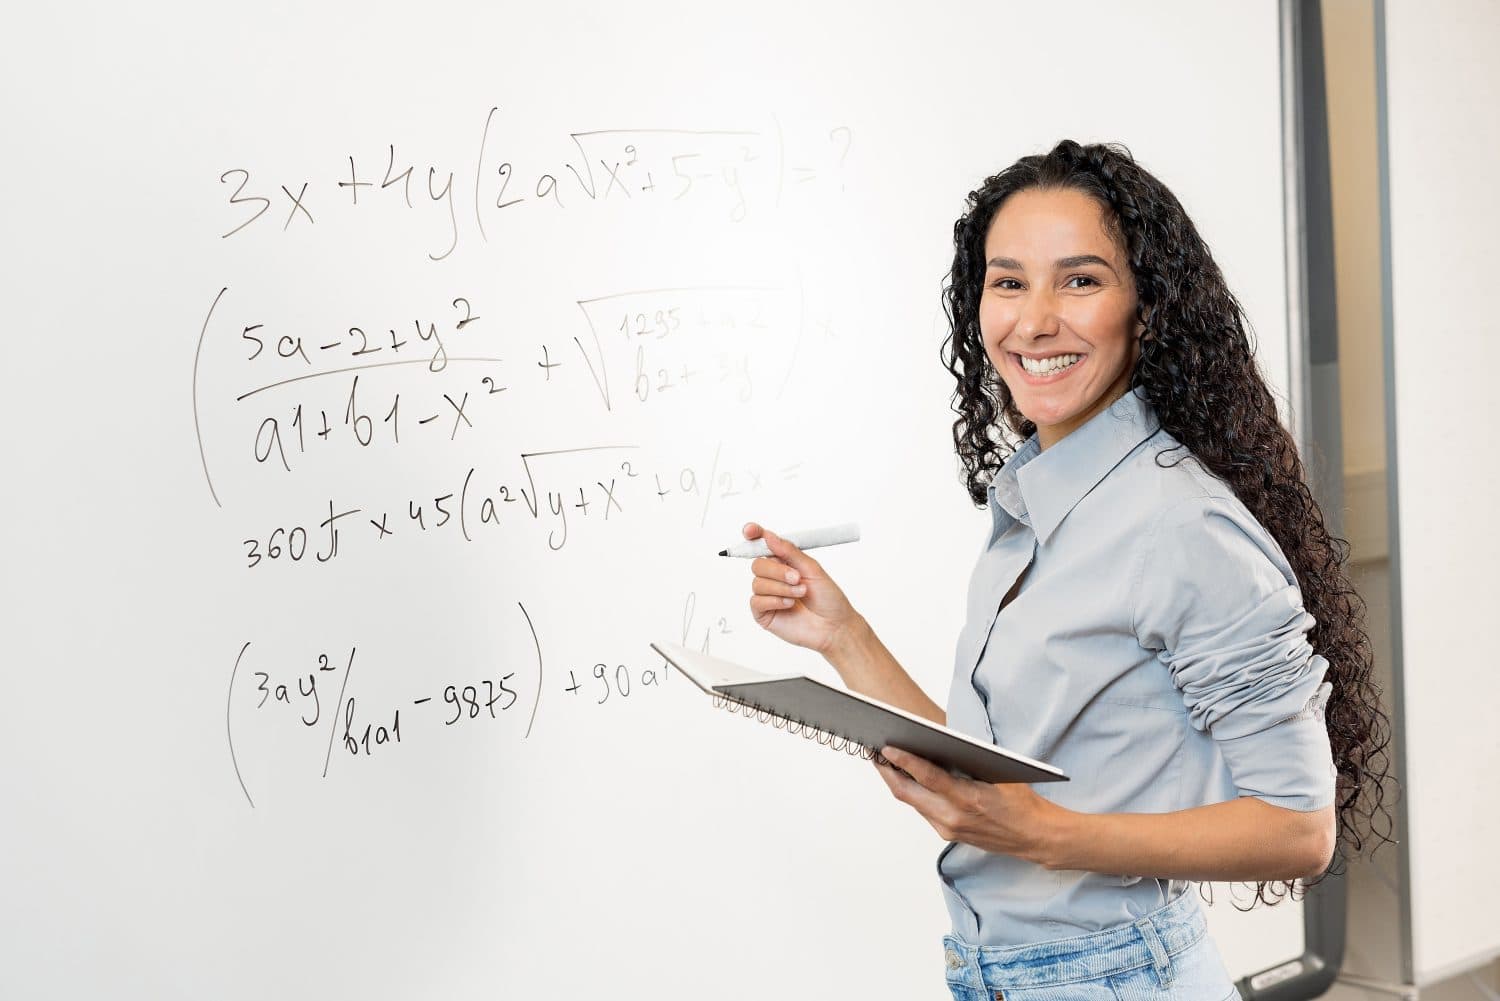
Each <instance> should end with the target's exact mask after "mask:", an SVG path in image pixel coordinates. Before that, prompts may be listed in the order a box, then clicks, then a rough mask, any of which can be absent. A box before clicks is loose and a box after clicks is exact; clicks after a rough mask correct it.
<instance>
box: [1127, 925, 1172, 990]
mask: <svg viewBox="0 0 1500 1001" xmlns="http://www.w3.org/2000/svg"><path fill="white" fill-rule="evenodd" d="M1135 930H1136V931H1138V932H1140V933H1141V938H1143V939H1145V940H1146V948H1147V949H1150V950H1151V965H1152V967H1153V968H1154V969H1155V970H1156V978H1157V979H1158V980H1160V981H1161V986H1162V987H1163V988H1164V989H1165V988H1169V987H1171V986H1172V957H1171V956H1168V955H1167V947H1166V946H1165V945H1164V944H1162V940H1161V936H1160V935H1158V934H1157V933H1156V925H1154V924H1152V923H1151V919H1150V918H1149V917H1147V918H1141V919H1140V920H1139V921H1137V922H1136V923H1135Z"/></svg>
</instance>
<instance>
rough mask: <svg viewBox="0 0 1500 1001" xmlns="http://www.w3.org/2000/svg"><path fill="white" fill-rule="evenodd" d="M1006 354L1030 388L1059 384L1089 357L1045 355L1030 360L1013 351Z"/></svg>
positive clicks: (1082, 355) (1075, 354)
mask: <svg viewBox="0 0 1500 1001" xmlns="http://www.w3.org/2000/svg"><path fill="white" fill-rule="evenodd" d="M1008 353H1009V354H1010V358H1011V362H1012V363H1013V364H1014V365H1015V367H1016V369H1017V371H1019V372H1020V374H1021V378H1022V379H1023V380H1024V381H1025V382H1026V383H1027V384H1029V385H1032V386H1050V385H1051V384H1052V383H1054V382H1061V381H1062V380H1064V379H1066V378H1067V377H1068V376H1070V375H1072V374H1073V373H1074V372H1076V371H1078V369H1080V368H1082V367H1083V366H1084V364H1085V363H1086V362H1087V361H1088V357H1089V356H1088V355H1086V354H1078V353H1076V352H1075V353H1073V354H1057V355H1046V356H1044V357H1042V358H1030V357H1028V356H1026V355H1022V354H1017V353H1016V352H1014V351H1011V352H1008Z"/></svg>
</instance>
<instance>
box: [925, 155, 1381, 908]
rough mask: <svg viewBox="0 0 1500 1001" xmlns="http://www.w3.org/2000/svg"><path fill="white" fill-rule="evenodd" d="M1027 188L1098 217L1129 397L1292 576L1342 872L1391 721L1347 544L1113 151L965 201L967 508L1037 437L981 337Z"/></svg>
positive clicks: (1203, 257)
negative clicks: (1140, 397) (1005, 215)
mask: <svg viewBox="0 0 1500 1001" xmlns="http://www.w3.org/2000/svg"><path fill="white" fill-rule="evenodd" d="M1028 189H1041V190H1047V189H1073V190H1077V191H1080V192H1082V193H1084V194H1086V195H1089V196H1090V197H1092V198H1093V199H1094V200H1095V201H1097V202H1098V203H1099V204H1100V206H1101V207H1102V209H1103V218H1104V222H1105V226H1106V230H1107V232H1108V233H1109V234H1110V235H1111V236H1112V237H1113V238H1114V239H1115V241H1116V242H1117V244H1118V245H1119V246H1120V248H1121V249H1122V250H1123V251H1124V252H1125V255H1126V257H1127V258H1128V260H1129V262H1130V270H1131V272H1132V273H1133V275H1134V277H1135V287H1136V296H1137V300H1138V305H1137V308H1136V315H1137V318H1138V320H1139V321H1140V323H1141V324H1142V325H1143V326H1144V327H1145V333H1144V334H1142V335H1141V336H1142V340H1141V353H1140V358H1139V360H1138V361H1137V363H1136V365H1135V368H1134V370H1133V372H1132V374H1131V379H1130V388H1131V389H1137V388H1139V389H1140V390H1142V391H1143V394H1144V396H1145V398H1146V400H1147V401H1148V402H1149V403H1150V404H1151V406H1152V408H1153V409H1154V410H1155V412H1156V415H1157V417H1158V418H1159V419H1160V421H1161V426H1162V427H1163V428H1164V429H1165V430H1166V431H1167V432H1168V433H1169V434H1171V435H1172V436H1173V437H1174V438H1175V439H1176V440H1177V441H1178V442H1180V443H1181V444H1182V445H1183V446H1184V447H1185V448H1186V450H1187V453H1189V454H1191V455H1192V456H1193V457H1194V458H1196V459H1197V460H1198V461H1199V462H1200V463H1201V464H1202V465H1203V466H1204V467H1205V468H1207V469H1208V470H1209V471H1210V472H1212V473H1213V474H1214V475H1216V476H1218V477H1219V478H1220V479H1222V480H1223V481H1224V482H1226V483H1227V484H1228V485H1229V486H1230V488H1231V489H1233V491H1234V494H1235V496H1236V497H1238V498H1239V499H1240V501H1241V503H1243V504H1244V505H1245V507H1247V508H1249V510H1250V512H1251V513H1252V514H1254V515H1255V517H1256V519H1257V520H1258V521H1259V522H1260V523H1261V524H1262V525H1263V526H1265V529H1266V531H1268V532H1269V533H1270V534H1271V536H1272V538H1274V539H1275V540H1276V542H1277V544H1278V545H1279V546H1280V547H1281V549H1282V552H1283V553H1285V554H1286V558H1287V560H1288V562H1289V563H1290V564H1291V566H1292V569H1293V571H1294V572H1295V573H1296V576H1297V583H1298V585H1299V586H1300V587H1301V590H1302V598H1303V602H1304V605H1305V607H1306V609H1307V611H1308V612H1309V613H1310V614H1311V615H1312V616H1313V618H1314V619H1315V620H1316V625H1314V626H1313V628H1312V629H1311V631H1310V632H1309V634H1308V641H1309V642H1310V643H1311V645H1312V648H1313V650H1314V651H1315V652H1317V653H1320V654H1322V655H1323V656H1324V657H1325V658H1326V659H1327V660H1328V665H1329V667H1328V674H1327V675H1326V680H1327V681H1329V682H1331V683H1332V687H1333V691H1332V693H1331V695H1330V696H1329V699H1328V704H1327V708H1326V712H1325V719H1326V722H1327V726H1328V737H1329V741H1330V744H1331V745H1332V749H1333V760H1334V763H1335V765H1336V766H1337V768H1338V780H1337V792H1336V806H1337V815H1338V837H1337V841H1336V850H1335V853H1334V858H1335V861H1334V863H1333V866H1332V867H1331V868H1330V872H1335V873H1336V872H1338V871H1341V869H1342V866H1343V865H1344V862H1345V860H1346V859H1348V858H1349V857H1351V856H1353V855H1358V854H1361V853H1362V852H1364V851H1365V849H1366V848H1367V847H1370V849H1371V850H1373V847H1374V846H1378V845H1379V844H1381V843H1384V842H1388V841H1390V840H1391V839H1390V819H1391V818H1390V813H1389V810H1388V808H1387V805H1386V799H1387V796H1388V794H1390V793H1393V791H1394V786H1393V782H1394V780H1393V779H1392V778H1391V776H1390V768H1389V756H1388V754H1387V748H1388V745H1389V743H1390V719H1389V717H1387V715H1386V714H1385V712H1384V710H1382V708H1381V706H1380V701H1379V697H1380V692H1379V689H1378V688H1377V687H1376V686H1375V685H1374V683H1373V682H1372V681H1371V678H1370V674H1371V669H1372V666H1373V665H1372V658H1371V650H1370V639H1369V636H1368V635H1367V633H1366V631H1365V627H1364V612H1365V605H1364V601H1363V600H1362V599H1361V598H1360V597H1359V595H1358V594H1357V593H1356V592H1355V590H1354V588H1353V587H1352V586H1351V584H1350V581H1349V577H1348V574H1347V573H1346V571H1345V565H1346V563H1347V560H1348V554H1349V544H1348V543H1347V542H1346V541H1345V540H1343V539H1339V538H1336V537H1333V536H1332V535H1330V534H1329V531H1328V528H1327V526H1326V525H1325V524H1324V521H1323V512H1322V510H1321V509H1320V508H1319V507H1318V503H1317V501H1315V500H1314V499H1313V496H1312V493H1311V492H1310V491H1309V490H1308V488H1307V484H1306V482H1305V481H1304V475H1303V468H1302V460H1301V458H1300V457H1299V455H1298V454H1297V446H1296V443H1295V441H1294V440H1293V439H1292V436H1291V435H1290V434H1289V433H1288V432H1287V430H1286V428H1284V427H1283V426H1282V424H1281V422H1280V419H1279V418H1278V416H1277V412H1276V404H1275V401H1274V399H1273V398H1272V396H1271V392H1270V390H1269V389H1268V388H1267V386H1266V383H1265V380H1264V379H1263V378H1262V376H1261V374H1260V371H1259V370H1258V368H1257V367H1256V363H1255V355H1254V348H1253V346H1252V344H1251V342H1250V339H1249V337H1248V335H1247V333H1246V330H1247V327H1248V323H1247V321H1246V319H1245V315H1244V309H1243V308H1242V307H1241V306H1240V303H1239V301H1238V300H1236V299H1235V297H1234V295H1233V294H1231V293H1230V291H1229V289H1228V287H1227V286H1226V285H1225V282H1224V276H1223V274H1222V272H1220V270H1219V266H1218V264H1217V263H1215V261H1214V259H1213V257H1212V255H1211V254H1210V253H1209V249H1208V246H1207V245H1206V244H1205V243H1204V242H1203V238H1202V237H1201V236H1199V235H1198V231H1197V229H1196V228H1195V227H1194V226H1193V223H1192V220H1190V219H1189V218H1188V215H1187V213H1186V212H1185V211H1184V210H1183V207H1182V205H1181V203H1180V202H1178V200H1177V198H1176V197H1175V196H1174V195H1173V194H1172V193H1171V192H1170V191H1168V190H1167V188H1166V186H1165V185H1163V184H1162V183H1161V182H1160V181H1159V180H1157V179H1156V178H1155V177H1153V176H1152V175H1151V174H1149V173H1148V172H1147V171H1146V170H1145V169H1144V168H1142V167H1141V166H1140V165H1138V164H1137V163H1136V162H1135V159H1134V158H1133V157H1132V156H1131V155H1130V152H1129V151H1128V150H1127V149H1125V148H1124V147H1123V146H1119V145H1115V144H1108V145H1105V144H1096V145H1087V146H1081V145H1079V144H1078V143H1076V142H1073V141H1071V140H1064V141H1062V142H1060V143H1058V144H1057V145H1056V146H1055V147H1053V149H1052V150H1051V151H1050V152H1048V153H1047V154H1045V155H1038V156H1028V157H1023V158H1022V159H1020V160H1018V161H1016V163H1014V164H1012V165H1011V166H1010V167H1007V168H1006V169H1004V170H1002V171H1001V172H1000V173H998V174H995V175H994V176H993V177H990V178H987V179H986V180H985V181H984V183H983V184H982V185H980V187H979V188H978V190H976V191H973V192H971V193H970V194H969V197H968V200H967V202H966V205H965V211H964V214H963V216H962V217H961V218H960V219H959V220H958V221H957V222H956V223H955V224H954V226H953V269H952V271H950V272H949V274H948V279H947V282H946V283H945V285H944V288H943V300H944V303H943V304H944V308H945V310H946V312H947V314H948V322H949V334H948V337H947V339H946V340H945V341H944V343H943V351H942V356H943V362H944V364H945V365H946V366H947V368H948V371H950V372H951V373H952V374H953V377H954V379H955V380H957V387H956V388H955V389H954V392H953V409H954V411H955V412H956V413H957V414H958V419H957V420H955V421H954V422H953V443H954V446H955V447H956V449H957V451H958V458H959V461H960V462H961V463H962V465H963V469H964V472H965V477H966V480H967V487H968V492H969V496H970V498H971V499H972V500H973V501H974V503H975V504H976V505H983V504H984V503H985V494H986V487H987V486H988V484H989V483H990V481H991V480H993V478H994V475H995V473H996V472H997V471H998V470H999V469H1000V467H1001V466H1002V465H1003V464H1004V462H1005V461H1006V460H1007V459H1008V458H1009V457H1010V456H1011V454H1013V452H1014V451H1015V445H1014V444H1012V441H1009V440H1007V438H1006V436H1005V433H1004V432H1006V431H1009V432H1010V435H1011V436H1013V439H1014V440H1017V441H1019V440H1024V439H1026V438H1028V437H1030V436H1031V434H1032V433H1034V432H1035V431H1036V425H1035V424H1034V423H1033V422H1031V421H1030V420H1028V419H1027V418H1026V416H1025V415H1024V414H1022V413H1021V412H1020V411H1019V409H1017V407H1016V405H1015V402H1014V400H1013V399H1012V398H1011V395H1010V391H1009V389H1008V388H1007V387H1006V385H1005V383H1004V381H1003V380H1002V379H1000V378H999V376H998V375H997V374H996V373H995V371H994V369H993V367H992V366H991V365H990V364H989V360H988V357H987V356H986V354H985V350H984V343H983V340H982V339H981V337H980V330H979V302H980V296H981V293H982V292H983V289H984V274H985V254H984V245H985V239H986V237H987V236H988V233H989V228H990V223H991V221H992V220H993V219H994V217H995V213H996V212H997V211H998V210H999V208H1000V205H1001V204H1002V203H1003V202H1004V201H1005V200H1006V199H1007V198H1008V197H1010V196H1011V195H1013V194H1015V193H1016V192H1017V191H1024V190H1028ZM1002 421H1003V425H1004V426H1003V427H1002V426H1001V422H1002ZM1165 454H1167V453H1164V455H1165ZM1185 458H1187V454H1182V455H1179V456H1178V457H1177V458H1176V460H1175V462H1172V463H1168V465H1176V463H1178V462H1181V461H1183V459H1185ZM1160 461H1161V458H1160V457H1159V458H1158V462H1160ZM1388 787H1390V788H1388ZM1296 888H1297V884H1296V883H1295V882H1294V881H1273V882H1260V883H1257V884H1256V887H1255V901H1264V902H1265V903H1268V904H1270V903H1276V902H1278V901H1280V900H1282V899H1285V898H1286V897H1288V896H1294V895H1295V894H1296V892H1297V890H1296ZM1253 902H1254V901H1252V903H1253Z"/></svg>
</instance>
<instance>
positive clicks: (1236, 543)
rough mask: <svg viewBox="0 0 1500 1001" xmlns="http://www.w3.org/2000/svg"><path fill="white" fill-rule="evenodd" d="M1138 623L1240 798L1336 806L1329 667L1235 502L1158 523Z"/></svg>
mask: <svg viewBox="0 0 1500 1001" xmlns="http://www.w3.org/2000/svg"><path fill="white" fill-rule="evenodd" d="M1137 566H1138V568H1139V570H1138V575H1139V579H1138V580H1137V586H1136V591H1135V593H1136V604H1135V612H1134V624H1135V632H1136V637H1137V638H1138V639H1139V640H1140V642H1141V645H1142V646H1144V647H1146V648H1147V649H1149V650H1154V651H1156V652H1157V656H1158V657H1159V658H1160V659H1161V660H1162V662H1163V663H1164V664H1166V666H1167V668H1168V670H1170V671H1171V674H1172V680H1173V682H1174V684H1175V685H1176V686H1177V688H1178V690H1179V691H1181V693H1182V697H1183V701H1184V703H1185V704H1186V706H1187V711H1188V718H1189V721H1190V722H1191V723H1192V725H1193V726H1194V727H1195V728H1197V729H1199V730H1202V731H1206V732H1207V733H1209V734H1210V735H1211V736H1212V737H1213V738H1214V740H1215V742H1216V743H1217V745H1218V747H1219V750H1220V752H1221V753H1222V754H1223V757H1224V761H1225V764H1226V765H1227V766H1228V768H1229V774H1230V776H1231V777H1232V778H1233V780H1234V784H1235V787H1236V788H1237V789H1238V790H1239V794H1240V795H1241V796H1255V797H1257V798H1259V799H1263V800H1265V801H1266V802H1268V803H1271V804H1273V805H1276V806H1282V807H1286V808H1288V809H1292V810H1304V811H1305V810H1316V809H1319V808H1321V807H1324V806H1327V805H1329V804H1330V803H1332V802H1333V793H1334V774H1335V773H1334V768H1333V761H1332V755H1331V753H1330V751H1329V745H1328V731H1327V728H1326V725H1325V723H1324V720H1323V708H1324V705H1325V703H1326V702H1327V699H1328V693H1329V691H1330V686H1329V685H1328V684H1327V683H1325V682H1324V681H1323V675H1324V673H1325V672H1326V671H1327V669H1328V662H1327V661H1326V660H1325V659H1324V658H1323V657H1322V656H1321V655H1319V654H1315V653H1313V651H1312V647H1311V646H1310V645H1309V644H1308V642H1307V632H1308V630H1309V629H1311V628H1312V626H1313V624H1314V620H1313V617H1312V616H1311V615H1309V614H1308V613H1307V611H1306V610H1305V609H1304V608H1303V606H1302V592H1301V590H1300V589H1299V588H1298V586H1297V582H1296V577H1295V575H1294V574H1293V573H1292V571H1291V568H1290V566H1289V565H1288V564H1287V562H1286V558H1285V557H1284V556H1283V555H1282V553H1281V550H1280V549H1279V548H1278V547H1277V545H1276V543H1275V541H1274V540H1273V539H1272V538H1271V537H1270V535H1269V534H1268V533H1267V532H1266V531H1265V529H1264V528H1263V527H1262V526H1261V525H1260V523H1259V522H1257V521H1256V520H1255V518H1254V516H1253V515H1251V514H1250V512H1249V511H1248V510H1247V509H1246V508H1245V507H1244V506H1243V505H1242V504H1240V503H1239V502H1238V501H1235V500H1232V499H1225V498H1218V497H1195V498H1191V499H1189V500H1185V501H1180V502H1178V503H1177V504H1175V505H1173V506H1172V507H1170V508H1168V509H1166V510H1165V511H1163V512H1162V513H1161V515H1160V516H1159V517H1158V519H1157V521H1156V524H1155V527H1154V529H1153V530H1152V531H1151V532H1150V533H1148V534H1147V537H1146V539H1145V551H1144V552H1143V554H1142V556H1141V559H1140V561H1139V562H1138V564H1137Z"/></svg>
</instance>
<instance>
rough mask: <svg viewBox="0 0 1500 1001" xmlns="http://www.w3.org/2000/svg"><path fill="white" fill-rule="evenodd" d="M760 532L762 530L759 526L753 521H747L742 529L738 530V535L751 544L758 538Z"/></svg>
mask: <svg viewBox="0 0 1500 1001" xmlns="http://www.w3.org/2000/svg"><path fill="white" fill-rule="evenodd" d="M762 531H763V530H762V529H761V527H760V525H758V524H756V523H755V522H753V521H747V522H745V525H744V527H743V528H741V529H740V534H741V535H743V536H744V537H745V541H747V542H753V541H754V540H756V539H758V538H760V533H761V532H762Z"/></svg>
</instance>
